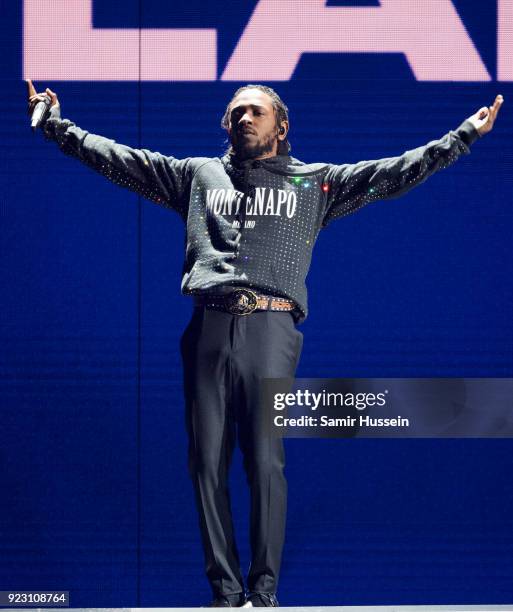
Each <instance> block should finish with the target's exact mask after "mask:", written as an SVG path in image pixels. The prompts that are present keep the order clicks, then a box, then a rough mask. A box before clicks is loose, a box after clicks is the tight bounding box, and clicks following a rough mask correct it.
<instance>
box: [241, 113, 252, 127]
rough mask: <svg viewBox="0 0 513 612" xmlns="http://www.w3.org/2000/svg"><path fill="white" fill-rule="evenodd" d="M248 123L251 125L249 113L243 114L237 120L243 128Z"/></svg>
mask: <svg viewBox="0 0 513 612" xmlns="http://www.w3.org/2000/svg"><path fill="white" fill-rule="evenodd" d="M248 123H249V124H251V115H250V114H249V113H244V114H243V115H242V117H241V118H240V120H239V126H243V125H246V124H248Z"/></svg>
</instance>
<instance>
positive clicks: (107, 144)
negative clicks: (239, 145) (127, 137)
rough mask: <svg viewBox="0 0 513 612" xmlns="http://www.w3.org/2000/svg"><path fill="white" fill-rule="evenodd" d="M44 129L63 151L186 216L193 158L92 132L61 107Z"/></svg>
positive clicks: (120, 183) (123, 185)
mask: <svg viewBox="0 0 513 612" xmlns="http://www.w3.org/2000/svg"><path fill="white" fill-rule="evenodd" d="M43 132H44V135H45V138H46V139H47V140H54V141H55V142H56V143H57V144H58V146H59V148H60V149H61V151H63V152H64V153H66V154H67V155H71V156H73V157H76V158H78V159H79V160H80V161H82V162H83V163H84V164H86V165H88V166H90V167H91V168H93V169H94V170H96V171H97V172H99V173H100V174H103V175H104V176H105V177H107V178H108V179H109V180H110V181H112V182H113V183H116V184H118V185H120V186H122V187H125V188H127V189H130V190H131V191H135V192H136V193H138V194H140V195H142V196H143V197H145V198H147V199H148V200H151V201H153V202H156V203H157V204H160V205H162V206H164V207H166V208H172V209H174V210H176V211H177V212H178V213H179V214H180V215H181V216H182V217H184V218H185V217H186V215H187V206H188V198H187V197H186V192H187V188H188V187H189V185H190V181H191V172H190V170H191V169H190V160H191V158H189V157H188V158H185V159H176V158H175V157H167V156H165V155H162V154H161V153H158V152H152V151H149V150H147V149H132V148H131V147H128V146H126V145H122V144H118V143H117V142H115V141H114V140H110V139H109V138H105V137H103V136H98V135H96V134H91V133H89V132H87V131H85V130H83V129H82V128H79V127H78V126H77V125H75V124H74V123H73V122H71V121H70V120H69V119H61V116H60V110H59V107H52V108H51V109H50V114H49V117H48V119H47V120H46V121H45V123H44V126H43Z"/></svg>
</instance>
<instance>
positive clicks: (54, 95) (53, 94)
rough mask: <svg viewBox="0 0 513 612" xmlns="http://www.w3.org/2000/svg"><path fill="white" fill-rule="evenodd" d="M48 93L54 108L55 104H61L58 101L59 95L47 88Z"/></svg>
mask: <svg viewBox="0 0 513 612" xmlns="http://www.w3.org/2000/svg"><path fill="white" fill-rule="evenodd" d="M46 93H47V94H48V95H49V96H50V99H51V101H52V102H51V106H54V105H55V104H58V103H59V100H58V99H57V94H56V93H55V92H54V91H52V90H51V89H50V88H49V87H47V88H46Z"/></svg>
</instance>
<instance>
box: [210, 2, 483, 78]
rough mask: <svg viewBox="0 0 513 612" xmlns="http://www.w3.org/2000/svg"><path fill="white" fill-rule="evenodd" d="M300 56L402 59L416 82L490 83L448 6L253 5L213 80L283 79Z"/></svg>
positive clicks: (408, 4)
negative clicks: (390, 55)
mask: <svg viewBox="0 0 513 612" xmlns="http://www.w3.org/2000/svg"><path fill="white" fill-rule="evenodd" d="M302 53H404V55H405V56H406V59H407V61H408V63H409V65H410V67H411V69H412V71H413V73H414V75H415V78H416V79H418V80H419V81H490V80H491V78H490V75H489V74H488V71H487V70H486V67H485V65H484V64H483V61H482V60H481V57H480V56H479V53H478V52H477V50H476V48H475V47H474V43H473V42H472V40H471V38H470V36H469V35H468V33H467V32H466V30H465V26H464V25H463V23H462V22H461V19H460V18H459V16H458V13H457V12H456V9H455V8H454V6H453V4H452V2H451V1H450V0H380V6H379V7H352V8H351V7H326V1H325V0H260V2H259V3H258V4H257V6H256V8H255V11H254V13H253V15H252V16H251V19H250V21H249V23H248V25H247V27H246V29H245V31H244V33H243V35H242V37H241V39H240V40H239V43H238V45H237V47H236V48H235V51H234V52H233V54H232V56H231V57H230V60H229V61H228V64H227V65H226V68H225V70H224V72H223V75H222V77H221V80H223V81H249V80H261V81H287V80H289V79H290V78H291V77H292V74H293V72H294V70H295V68H296V66H297V64H298V62H299V60H300V58H301V54H302ZM319 61H320V62H322V57H321V58H319ZM340 61H341V62H342V61H343V58H341V60H340ZM333 76H334V77H336V75H333Z"/></svg>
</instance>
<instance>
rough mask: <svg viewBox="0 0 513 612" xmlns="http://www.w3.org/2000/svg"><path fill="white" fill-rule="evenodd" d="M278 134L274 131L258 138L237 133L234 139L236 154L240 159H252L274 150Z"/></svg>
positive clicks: (233, 144) (233, 145)
mask: <svg viewBox="0 0 513 612" xmlns="http://www.w3.org/2000/svg"><path fill="white" fill-rule="evenodd" d="M276 141H277V136H276V134H275V133H274V132H272V133H270V134H268V135H267V136H264V137H262V138H260V139H257V138H256V137H255V136H249V138H248V137H245V136H244V135H242V134H235V136H234V138H233V139H232V147H233V150H234V152H235V155H236V156H237V157H238V158H240V159H251V158H253V157H259V156H260V155H264V154H265V153H270V152H271V151H272V150H273V147H274V143H275V142H276Z"/></svg>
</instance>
